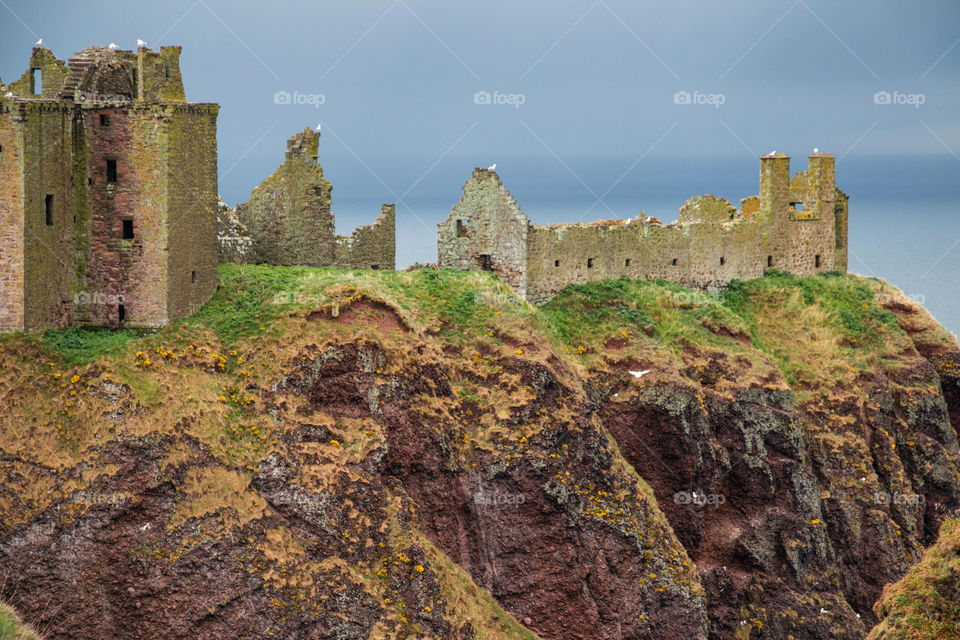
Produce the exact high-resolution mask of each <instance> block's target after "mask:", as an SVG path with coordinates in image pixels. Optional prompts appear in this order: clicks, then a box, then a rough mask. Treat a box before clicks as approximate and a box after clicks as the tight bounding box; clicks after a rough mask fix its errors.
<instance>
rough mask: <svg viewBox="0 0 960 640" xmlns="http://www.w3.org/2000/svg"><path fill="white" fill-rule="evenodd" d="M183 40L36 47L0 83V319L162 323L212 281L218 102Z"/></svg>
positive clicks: (24, 324) (12, 322) (207, 292)
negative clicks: (10, 78) (188, 59)
mask: <svg viewBox="0 0 960 640" xmlns="http://www.w3.org/2000/svg"><path fill="white" fill-rule="evenodd" d="M180 50H181V49H180V47H162V48H161V49H160V50H159V51H153V50H151V49H150V48H148V47H146V46H140V47H139V48H138V49H137V51H136V52H134V51H128V50H122V49H118V48H115V47H114V46H111V47H88V48H86V49H84V50H82V51H80V52H79V53H77V54H76V55H75V56H74V57H73V58H70V59H69V60H68V61H66V62H64V61H62V60H58V59H57V58H56V56H54V55H53V53H52V52H51V51H50V50H49V49H47V48H45V47H41V46H35V47H34V48H33V52H32V55H31V56H30V63H29V67H28V69H27V71H26V72H25V73H24V74H23V76H22V77H21V78H20V79H18V80H17V81H15V82H13V83H11V84H10V85H9V86H6V85H3V83H2V82H0V96H3V97H2V98H0V330H8V331H9V330H25V329H38V328H39V329H42V328H48V327H63V326H66V325H69V324H85V323H88V324H96V325H106V326H117V325H120V324H121V323H123V324H129V325H135V326H142V327H159V326H162V325H164V324H166V323H168V322H170V321H172V320H176V319H178V318H183V317H185V316H187V315H189V314H191V313H192V312H193V311H195V310H196V309H197V308H199V306H200V305H202V304H203V303H204V302H206V301H207V300H208V299H209V298H210V297H211V296H212V295H213V292H214V291H215V290H216V286H217V243H216V217H215V212H216V206H217V135H216V133H217V131H216V127H217V113H218V110H219V107H218V106H217V105H216V104H210V103H190V102H187V101H186V99H185V96H184V91H183V82H182V80H181V77H180Z"/></svg>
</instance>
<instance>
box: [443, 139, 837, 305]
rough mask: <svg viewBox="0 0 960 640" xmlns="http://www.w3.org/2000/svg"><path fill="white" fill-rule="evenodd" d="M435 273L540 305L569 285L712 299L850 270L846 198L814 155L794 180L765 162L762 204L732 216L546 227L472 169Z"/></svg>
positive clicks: (691, 214) (780, 163)
mask: <svg viewBox="0 0 960 640" xmlns="http://www.w3.org/2000/svg"><path fill="white" fill-rule="evenodd" d="M438 232H439V242H438V253H439V265H440V266H441V267H451V268H454V269H459V270H465V271H469V270H478V269H483V270H489V271H493V272H495V273H497V274H499V275H500V276H501V277H502V278H503V279H504V280H505V281H506V282H507V283H508V284H509V285H510V286H511V287H512V288H513V289H514V290H515V291H516V292H517V294H518V295H520V296H521V297H523V298H525V299H527V300H529V301H530V302H532V303H534V304H543V303H544V302H547V301H548V300H550V299H551V298H552V297H553V296H555V295H556V294H557V293H558V292H559V291H560V290H561V289H563V288H564V287H565V286H567V285H569V284H581V283H586V282H591V281H594V280H602V279H605V278H618V277H621V276H627V277H630V278H657V279H663V280H668V281H672V282H676V283H678V284H681V285H684V286H688V287H693V288H700V289H708V290H715V289H718V288H720V287H723V286H724V285H726V284H727V283H729V282H730V281H731V280H733V279H741V280H749V279H752V278H758V277H760V276H762V275H763V272H764V270H765V269H782V270H785V271H790V272H792V273H795V274H797V275H802V276H805V275H812V274H815V273H818V272H822V271H830V270H836V271H844V272H845V271H846V269H847V196H846V194H844V193H843V191H841V190H840V189H838V188H837V187H836V185H835V183H834V158H833V156H832V155H831V154H827V153H816V152H815V153H813V154H812V155H811V156H810V157H809V168H808V169H807V170H806V171H801V172H798V173H797V174H795V175H794V176H793V177H792V178H791V177H790V158H789V157H788V156H786V155H784V154H776V153H770V154H767V155H765V156H763V157H761V158H760V194H759V196H751V197H749V198H745V199H743V200H741V204H740V209H739V210H738V209H736V208H735V207H734V206H732V205H731V204H730V203H729V202H728V201H727V200H724V199H723V198H719V197H717V196H712V195H706V196H697V197H695V198H691V199H690V200H688V201H687V202H686V203H685V204H684V205H683V207H682V208H681V209H680V216H679V218H678V219H677V221H676V222H675V223H672V224H662V223H661V222H660V221H659V220H657V219H655V218H650V217H647V216H646V215H645V214H641V215H638V216H636V217H635V218H632V219H630V220H626V221H620V220H601V221H597V222H590V223H565V224H552V225H548V226H544V225H535V224H531V223H530V221H529V219H528V218H527V215H526V214H525V213H524V212H523V210H522V209H521V208H520V207H519V205H517V202H516V200H514V198H513V196H512V195H511V194H510V192H509V191H507V189H506V187H504V186H503V184H502V183H501V182H500V178H499V176H498V175H497V174H496V173H494V172H493V171H489V170H486V169H479V168H478V169H476V170H474V172H473V176H472V177H471V178H470V180H468V181H467V183H466V184H465V185H464V187H463V197H462V198H461V199H460V202H458V203H457V204H456V205H454V207H453V210H452V211H451V212H450V215H449V216H448V217H447V219H446V221H444V222H442V223H440V224H439V225H438Z"/></svg>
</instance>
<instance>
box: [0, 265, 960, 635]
mask: <svg viewBox="0 0 960 640" xmlns="http://www.w3.org/2000/svg"><path fill="white" fill-rule="evenodd" d="M220 275H221V283H220V287H219V289H218V291H217V293H216V295H215V296H214V298H213V300H211V301H210V303H208V304H207V305H206V306H205V307H204V308H203V309H201V310H200V312H199V313H197V314H196V315H195V316H193V317H191V318H189V319H186V320H183V321H181V322H178V323H175V324H173V325H171V326H169V327H166V328H165V329H163V330H161V331H158V332H156V333H138V332H135V331H116V332H110V331H101V330H85V329H68V330H63V331H49V332H46V333H45V334H43V335H39V334H29V335H25V334H13V335H5V336H0V369H2V371H3V374H2V375H0V399H2V401H3V402H4V406H6V407H8V410H7V412H6V413H5V415H3V416H2V417H0V518H2V520H0V543H2V544H3V545H5V546H4V547H3V548H5V549H9V550H10V551H8V552H5V553H3V554H0V571H3V572H4V574H5V575H13V576H16V578H15V579H14V580H13V581H12V582H9V583H8V584H7V585H0V597H7V598H8V599H12V604H14V605H15V606H17V607H18V608H19V609H21V610H23V611H24V613H25V616H26V619H28V620H31V621H33V620H37V621H38V622H40V623H44V622H46V618H45V617H44V616H49V615H52V614H50V613H47V611H48V609H47V608H45V606H44V605H43V598H42V597H40V598H36V599H35V600H34V601H32V602H31V601H29V600H24V599H23V597H22V594H23V593H24V592H28V593H29V592H31V590H32V592H33V593H35V594H36V593H39V594H40V595H41V596H43V595H49V597H53V596H52V593H51V594H45V592H44V590H45V589H48V588H49V587H48V585H51V584H57V581H58V580H63V579H67V577H68V576H72V575H74V574H73V572H74V571H75V567H76V566H77V565H78V564H79V566H82V567H83V568H84V569H83V571H82V572H81V574H80V575H81V579H80V583H79V585H78V587H77V589H76V594H75V597H74V598H73V600H71V601H70V602H69V609H70V611H69V613H70V614H71V615H73V616H75V617H76V619H77V620H82V619H84V616H85V615H92V612H93V611H99V610H100V608H104V609H105V610H107V611H108V613H109V615H107V616H101V618H102V622H101V623H100V624H101V625H102V628H100V627H90V628H89V631H88V633H89V634H90V637H95V636H96V634H97V633H107V632H108V631H109V630H110V629H112V628H117V627H118V625H124V624H126V625H133V626H132V627H130V628H134V629H136V630H137V632H139V633H140V634H141V635H142V637H144V638H149V637H193V636H192V635H191V634H193V635H194V636H195V635H196V633H197V631H196V629H203V631H204V633H210V634H217V633H226V632H230V633H232V634H233V635H235V636H236V637H283V636H284V635H285V634H290V633H300V634H308V633H320V634H321V635H322V634H340V635H341V636H342V637H351V638H352V637H358V638H359V637H364V638H366V637H374V638H380V637H444V638H470V637H476V638H497V637H504V638H506V637H511V638H514V637H523V638H533V637H536V636H535V635H534V633H537V634H539V636H540V637H544V638H574V637H576V634H577V633H579V631H578V629H579V630H582V629H587V628H589V629H593V633H594V637H598V638H606V637H611V638H612V637H616V634H617V633H624V634H628V633H629V634H633V635H634V636H635V637H651V638H653V637H658V638H667V639H669V638H697V637H704V638H705V637H711V638H714V637H716V638H719V637H737V638H754V639H755V638H774V637H787V635H791V634H792V635H794V636H795V637H798V638H806V637H810V638H813V637H826V636H824V635H823V634H825V633H826V634H831V636H832V637H835V638H862V637H863V636H864V635H865V634H866V632H867V631H868V629H869V626H870V624H871V622H872V616H873V614H872V613H871V606H872V605H873V602H874V601H875V600H876V597H877V596H878V595H879V592H880V588H881V587H882V586H883V584H885V583H887V582H890V581H891V580H893V579H896V578H898V577H900V576H901V575H903V574H904V572H906V571H907V569H908V568H909V566H910V564H911V563H913V562H915V561H917V560H918V559H919V558H920V557H921V555H922V553H923V549H924V546H925V545H928V544H930V543H932V542H933V539H934V537H935V535H936V531H937V529H938V528H939V526H940V523H941V522H942V520H943V518H944V516H945V514H947V513H949V511H950V510H951V509H954V508H955V507H956V506H957V504H958V503H960V473H958V472H960V466H958V463H957V460H958V459H960V454H958V452H957V446H956V434H955V432H953V431H952V430H951V429H950V427H949V422H948V421H947V413H948V412H956V411H957V410H958V409H957V402H955V401H951V398H954V399H960V385H958V369H957V365H958V363H960V357H958V355H960V354H958V350H957V344H956V339H955V337H953V336H951V335H950V334H949V333H947V332H946V331H945V330H943V329H942V328H941V327H939V325H937V323H936V322H935V321H933V319H932V318H930V316H929V315H928V314H926V312H925V311H924V310H923V309H922V308H921V307H919V305H915V304H913V303H912V301H910V300H908V299H906V298H905V297H904V296H902V294H901V293H900V292H899V291H897V290H896V289H895V288H893V287H890V286H889V285H887V284H885V283H883V282H881V281H879V280H875V279H867V278H861V277H857V276H852V275H840V274H824V275H821V276H817V277H812V278H796V277H794V276H791V275H790V274H787V273H781V272H770V273H768V275H767V276H766V277H764V278H761V279H758V280H754V281H750V282H735V283H733V285H732V286H731V287H730V288H729V289H728V290H726V291H725V292H723V293H722V294H719V295H708V294H705V293H701V292H695V291H690V290H686V289H683V288H681V287H678V286H676V285H673V284H670V283H666V282H657V281H631V280H625V279H621V280H614V281H604V282H598V283H593V284H590V285H584V286H574V287H568V288H567V289H566V290H564V291H563V292H562V293H561V294H560V295H558V296H557V297H556V298H555V299H554V300H552V301H551V302H550V303H548V304H547V305H545V306H544V307H541V308H536V307H533V306H531V305H528V304H526V303H525V302H523V301H522V300H519V299H517V298H516V296H514V295H513V293H512V292H511V291H510V289H509V288H508V287H506V286H505V285H504V284H503V283H502V282H501V281H499V280H498V279H496V278H494V277H492V276H491V275H490V274H488V273H479V272H478V273H460V272H453V271H446V270H442V271H437V270H423V271H416V272H392V271H341V270H335V269H311V268H297V267H287V268H284V267H268V266H249V265H248V266H231V265H227V266H222V267H221V273H220ZM631 371H632V372H639V371H648V372H649V373H644V374H643V375H640V376H637V375H636V374H635V373H630V372H631ZM951 394H953V395H951ZM698 492H699V494H707V495H709V496H712V497H718V496H719V497H722V498H723V502H722V504H720V505H711V506H706V507H704V505H700V504H696V503H694V504H689V501H688V503H681V502H678V498H677V496H678V495H691V494H692V495H698ZM880 495H884V496H888V497H889V496H903V495H921V496H923V497H924V500H926V501H927V502H926V504H927V505H928V508H927V509H926V510H923V509H914V508H912V507H910V508H908V506H904V505H903V504H900V503H897V502H896V500H887V502H886V503H884V502H883V501H882V500H879V499H878V497H877V496H880ZM913 506H915V505H913ZM49 549H56V550H57V551H56V553H53V554H51V553H49V552H48V551H47V550H49ZM871 554H874V555H871ZM876 554H879V556H877V555H876ZM821 611H827V612H828V613H827V614H824V613H822V612H821ZM857 613H860V614H861V617H860V618H857V617H856V614H857ZM58 615H59V614H58ZM190 625H193V626H190ZM44 628H46V627H44ZM57 628H58V629H60V631H62V633H63V637H67V636H69V635H70V634H71V633H72V634H73V637H86V636H83V635H82V633H81V631H79V629H81V628H82V627H81V626H80V623H78V626H77V627H76V628H73V629H66V630H63V629H61V628H60V627H57ZM624 630H627V631H624ZM60 631H58V632H60ZM77 634H80V635H77ZM50 637H51V638H56V637H61V636H57V635H55V634H54V635H51V636H50Z"/></svg>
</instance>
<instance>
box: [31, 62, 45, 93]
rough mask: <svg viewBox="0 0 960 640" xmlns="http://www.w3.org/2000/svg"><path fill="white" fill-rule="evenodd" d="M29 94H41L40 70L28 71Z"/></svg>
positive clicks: (41, 77) (41, 80)
mask: <svg viewBox="0 0 960 640" xmlns="http://www.w3.org/2000/svg"><path fill="white" fill-rule="evenodd" d="M30 93H32V94H33V95H35V96H38V95H40V94H41V93H43V72H42V71H40V69H30Z"/></svg>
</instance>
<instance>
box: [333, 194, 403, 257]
mask: <svg viewBox="0 0 960 640" xmlns="http://www.w3.org/2000/svg"><path fill="white" fill-rule="evenodd" d="M396 224H397V223H396V207H395V206H394V205H393V204H385V205H382V206H381V207H380V215H379V216H378V217H377V219H376V220H374V222H373V223H372V224H365V225H362V226H359V227H357V228H356V229H355V230H354V232H353V234H351V235H350V237H344V236H337V244H336V255H335V257H334V266H337V267H341V268H345V269H390V270H392V269H395V268H396V235H397V231H396Z"/></svg>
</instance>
